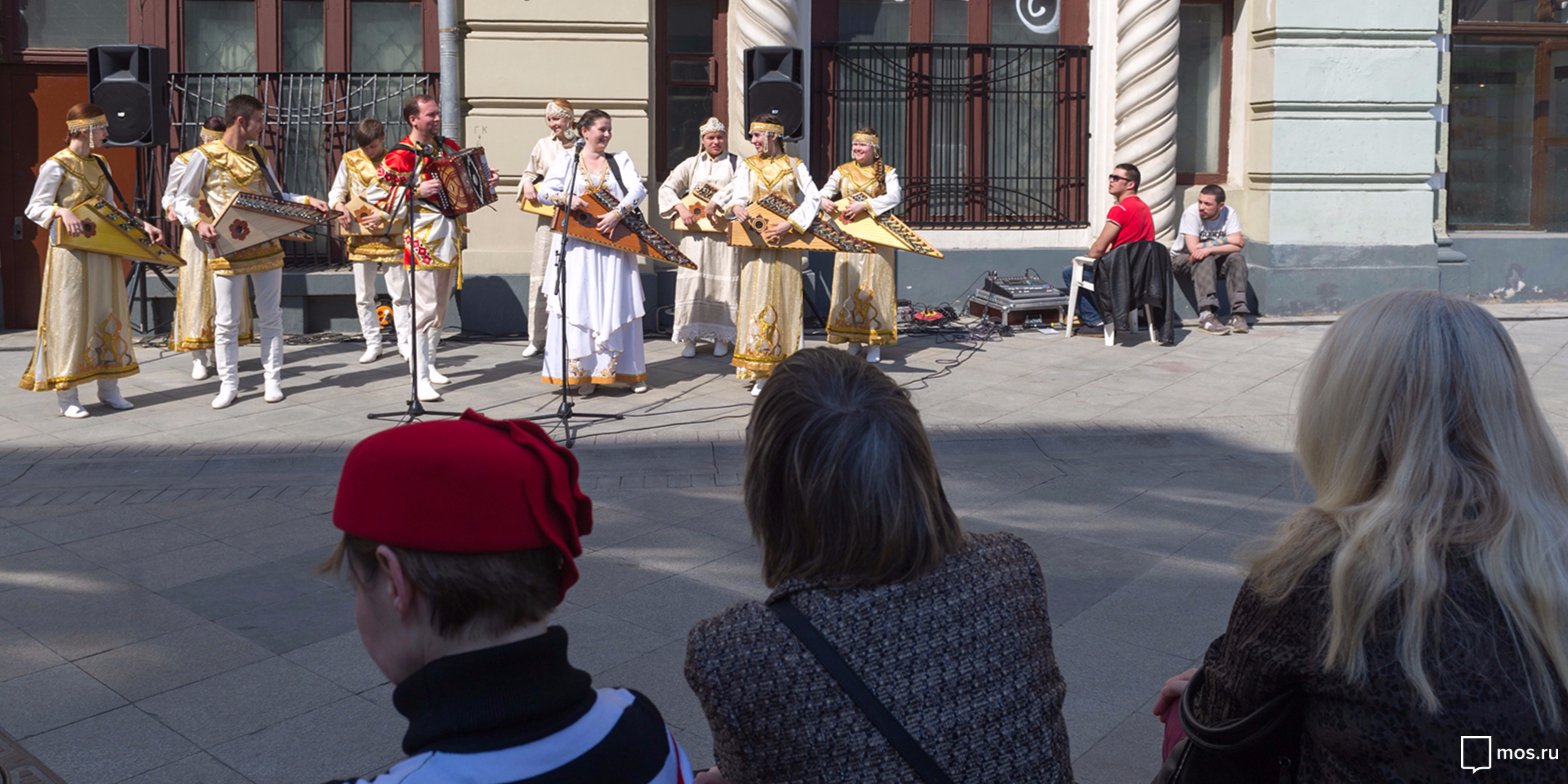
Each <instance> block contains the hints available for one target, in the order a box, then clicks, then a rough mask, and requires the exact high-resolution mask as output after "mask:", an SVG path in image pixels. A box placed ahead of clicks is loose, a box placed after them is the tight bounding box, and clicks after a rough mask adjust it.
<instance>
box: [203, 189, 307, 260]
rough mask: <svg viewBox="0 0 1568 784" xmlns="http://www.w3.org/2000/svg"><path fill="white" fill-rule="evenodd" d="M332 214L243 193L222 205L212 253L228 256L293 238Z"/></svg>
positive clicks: (288, 202)
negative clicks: (292, 236) (270, 242)
mask: <svg viewBox="0 0 1568 784" xmlns="http://www.w3.org/2000/svg"><path fill="white" fill-rule="evenodd" d="M333 214H334V213H330V212H322V211H321V210H318V209H316V208H315V207H312V206H310V205H308V204H297V203H295V202H292V201H283V200H281V199H274V198H272V197H271V196H262V195H260V194H255V193H248V192H246V191H240V192H238V193H236V194H234V196H233V197H231V198H230V199H229V203H228V204H225V205H223V209H222V210H220V211H219V212H218V218H217V220H216V221H214V222H213V226H214V228H216V229H217V230H218V239H217V240H216V241H215V242H213V243H212V247H213V253H214V255H217V256H223V257H226V256H229V255H230V254H234V253H239V252H240V251H242V250H245V249H246V248H253V247H255V246H257V245H260V244H262V243H264V242H268V241H270V240H282V239H293V238H291V237H289V235H291V234H295V233H296V232H300V231H303V230H305V229H309V228H310V227H312V226H319V225H321V224H323V223H326V222H327V221H329V220H331V219H332V215H333Z"/></svg>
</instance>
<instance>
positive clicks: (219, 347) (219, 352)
mask: <svg viewBox="0 0 1568 784" xmlns="http://www.w3.org/2000/svg"><path fill="white" fill-rule="evenodd" d="M212 352H213V356H214V358H215V361H214V363H213V364H214V366H215V368H216V369H217V371H218V394H217V396H216V397H214V398H213V399H212V407H213V408H228V407H229V406H231V405H234V399H235V398H237V397H239V396H240V358H239V346H237V345H235V344H233V343H229V342H226V341H223V340H219V341H217V342H215V343H214V344H213V346H212Z"/></svg>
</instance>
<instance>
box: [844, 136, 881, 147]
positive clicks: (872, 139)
mask: <svg viewBox="0 0 1568 784" xmlns="http://www.w3.org/2000/svg"><path fill="white" fill-rule="evenodd" d="M849 140H850V141H853V142H860V143H862V144H869V145H871V146H873V147H881V146H882V139H881V137H879V136H877V135H876V134H874V133H857V134H855V135H853V136H851V137H849Z"/></svg>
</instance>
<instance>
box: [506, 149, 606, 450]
mask: <svg viewBox="0 0 1568 784" xmlns="http://www.w3.org/2000/svg"><path fill="white" fill-rule="evenodd" d="M582 159H583V139H582V137H580V136H579V137H578V139H577V149H576V150H574V151H573V152H572V161H571V163H570V164H568V166H567V169H566V196H565V203H564V204H561V205H559V206H557V207H556V210H565V212H563V213H561V247H559V248H557V249H556V251H555V301H556V302H559V303H561V314H560V316H561V317H560V323H561V356H560V360H561V404H560V405H559V406H558V407H556V409H555V413H554V414H541V415H539V416H531V417H525V418H526V419H528V420H530V421H534V422H544V421H548V420H551V419H554V420H556V421H558V422H560V423H561V426H562V427H563V428H564V429H565V431H566V442H565V443H566V447H567V448H568V449H570V448H571V447H572V445H573V444H575V443H577V436H576V434H574V433H573V432H572V419H573V418H574V417H583V418H586V419H625V418H626V417H624V416H622V415H621V414H579V413H576V411H575V410H574V407H573V405H572V397H571V384H570V383H569V380H570V376H571V367H572V362H571V359H570V358H569V357H568V356H567V347H566V345H567V344H566V243H568V242H570V241H571V235H570V234H567V233H566V224H567V221H570V220H571V211H572V199H573V197H574V195H575V194H574V191H575V189H576V188H577V167H578V165H579V164H581V163H582ZM544 369H545V372H546V373H548V372H550V363H549V354H548V352H547V353H546V355H545V368H544Z"/></svg>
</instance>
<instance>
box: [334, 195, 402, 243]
mask: <svg viewBox="0 0 1568 784" xmlns="http://www.w3.org/2000/svg"><path fill="white" fill-rule="evenodd" d="M341 209H342V210H343V211H344V212H347V213H348V216H349V218H351V219H352V220H350V221H349V224H348V228H344V227H343V224H341V223H338V222H337V221H333V222H332V231H333V233H335V234H337V235H338V236H340V237H395V236H397V235H399V234H402V233H403V229H404V227H406V226H407V225H408V219H407V217H406V216H403V215H397V216H392V215H388V214H387V213H386V212H385V211H384V210H382V209H381V208H380V207H377V206H376V205H374V204H371V203H370V202H368V201H365V199H364V198H363V197H361V196H353V197H351V198H350V199H349V200H348V201H346V202H343V206H342V208H341ZM376 217H380V218H381V220H382V221H383V223H384V225H383V226H382V228H381V230H380V231H371V230H370V229H367V228H365V222H366V221H369V220H371V219H373V218H376Z"/></svg>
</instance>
